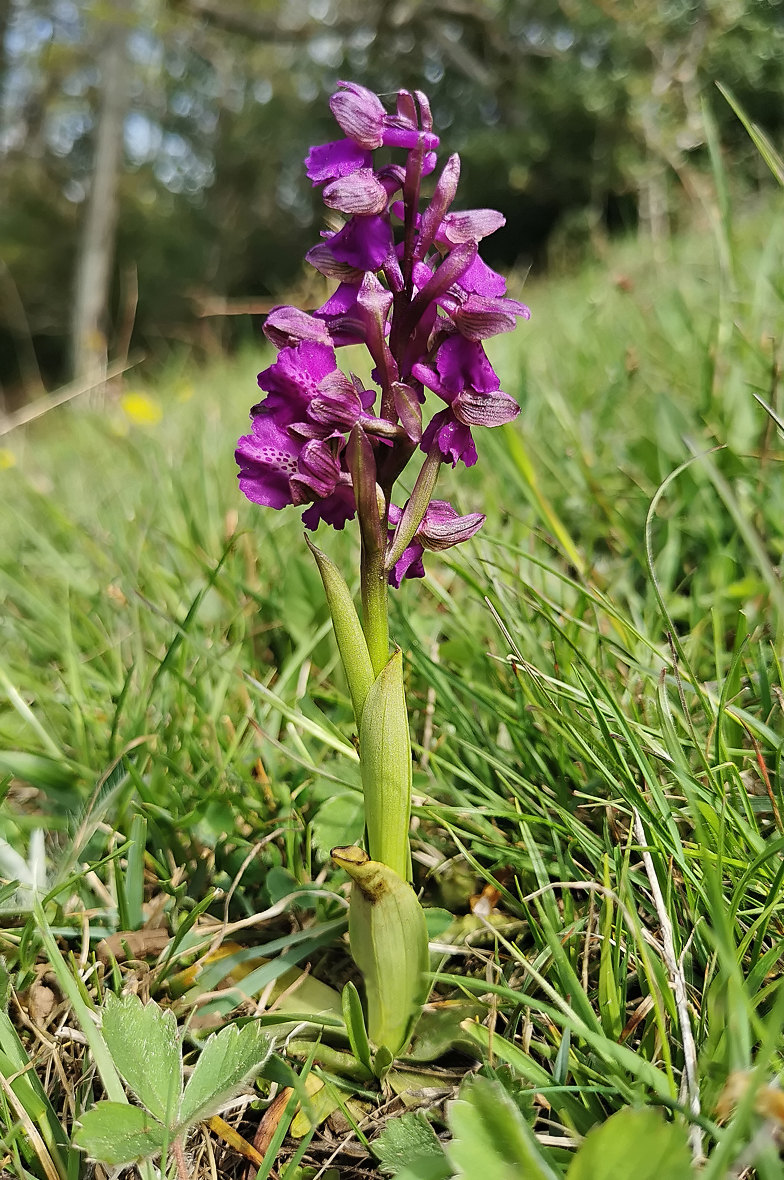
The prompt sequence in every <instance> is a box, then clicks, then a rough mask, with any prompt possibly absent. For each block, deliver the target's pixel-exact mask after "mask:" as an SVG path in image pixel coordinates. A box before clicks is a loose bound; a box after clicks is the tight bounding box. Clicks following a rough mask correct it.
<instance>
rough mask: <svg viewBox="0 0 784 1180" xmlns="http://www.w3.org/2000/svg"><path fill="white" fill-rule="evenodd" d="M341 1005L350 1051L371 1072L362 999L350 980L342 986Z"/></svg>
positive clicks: (371, 1066) (370, 1058) (371, 1065)
mask: <svg viewBox="0 0 784 1180" xmlns="http://www.w3.org/2000/svg"><path fill="white" fill-rule="evenodd" d="M341 1005H342V1010H343V1020H344V1022H345V1025H346V1032H347V1033H348V1039H349V1041H350V1042H351V1051H352V1053H353V1054H354V1056H355V1057H356V1058H357V1059H358V1060H359V1061H361V1062H362V1064H363V1065H364V1066H365V1069H367V1071H368V1072H369V1073H372V1072H373V1062H372V1057H371V1054H370V1045H369V1044H368V1035H367V1028H366V1027H365V1017H364V1015H363V1012H362V1001H361V1000H360V998H359V992H358V991H357V989H356V987H355V986H354V984H353V983H352V982H351V980H349V982H348V983H347V984H346V986H345V987H344V988H343V992H342V994H341Z"/></svg>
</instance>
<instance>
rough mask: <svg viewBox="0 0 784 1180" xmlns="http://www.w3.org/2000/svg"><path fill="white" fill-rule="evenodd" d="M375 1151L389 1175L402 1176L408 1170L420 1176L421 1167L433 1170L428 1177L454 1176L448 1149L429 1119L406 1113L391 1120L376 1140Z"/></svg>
mask: <svg viewBox="0 0 784 1180" xmlns="http://www.w3.org/2000/svg"><path fill="white" fill-rule="evenodd" d="M373 1152H374V1154H375V1156H376V1158H377V1159H378V1161H379V1163H380V1165H381V1169H380V1170H381V1171H382V1172H383V1173H384V1174H385V1175H387V1176H399V1175H400V1173H401V1172H402V1171H403V1170H404V1169H413V1174H414V1175H417V1174H419V1169H420V1165H426V1166H427V1167H428V1168H429V1169H431V1170H429V1171H425V1173H424V1174H425V1175H428V1176H430V1175H434V1176H451V1175H452V1169H451V1167H450V1165H449V1162H448V1160H447V1158H446V1156H445V1155H444V1149H443V1147H442V1146H441V1144H440V1143H439V1141H438V1139H437V1138H436V1136H435V1133H434V1131H433V1128H432V1127H431V1126H430V1123H429V1122H428V1121H427V1119H426V1118H425V1116H424V1115H423V1114H421V1113H418V1114H403V1115H400V1117H399V1118H396V1119H390V1121H389V1122H388V1123H387V1125H386V1127H385V1128H384V1130H383V1131H382V1132H381V1134H380V1135H379V1136H378V1137H377V1138H376V1139H374V1140H373Z"/></svg>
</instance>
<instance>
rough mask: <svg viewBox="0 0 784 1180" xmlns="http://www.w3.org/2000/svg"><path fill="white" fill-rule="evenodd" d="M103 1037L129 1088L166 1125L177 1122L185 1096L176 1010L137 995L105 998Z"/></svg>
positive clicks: (112, 995)
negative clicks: (143, 1001) (160, 1005)
mask: <svg viewBox="0 0 784 1180" xmlns="http://www.w3.org/2000/svg"><path fill="white" fill-rule="evenodd" d="M102 1027H103V1037H104V1040H105V1041H106V1044H107V1046H108V1048H109V1052H110V1053H111V1055H112V1059H113V1061H114V1064H115V1065H116V1066H117V1069H118V1070H119V1071H120V1074H121V1075H122V1077H123V1078H124V1080H125V1082H126V1084H127V1085H128V1086H129V1087H130V1088H131V1090H133V1092H134V1094H135V1095H136V1097H137V1098H138V1099H139V1101H140V1102H142V1103H143V1104H144V1106H146V1107H147V1109H148V1110H149V1111H150V1113H151V1114H154V1115H155V1117H156V1118H157V1119H160V1121H161V1122H162V1123H164V1124H165V1125H166V1126H169V1127H170V1126H174V1125H175V1123H176V1122H177V1118H178V1114H179V1106H180V1096H181V1094H182V1055H181V1051H180V1038H179V1035H178V1033H177V1018H176V1017H175V1015H174V1013H173V1012H172V1010H171V1009H170V1008H169V1009H163V1008H160V1007H159V1006H158V1004H156V1003H154V1002H153V1001H150V1002H149V1003H148V1004H142V1002H141V1000H140V999H139V997H138V996H123V998H122V999H118V998H117V997H116V996H115V995H114V994H113V993H112V992H109V993H108V995H107V996H106V1006H105V1008H104V1013H103V1025H102Z"/></svg>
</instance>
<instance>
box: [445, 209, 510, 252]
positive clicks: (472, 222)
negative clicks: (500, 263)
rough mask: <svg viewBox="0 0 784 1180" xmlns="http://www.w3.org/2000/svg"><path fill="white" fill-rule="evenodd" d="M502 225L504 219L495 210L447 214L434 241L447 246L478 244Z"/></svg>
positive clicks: (475, 210)
mask: <svg viewBox="0 0 784 1180" xmlns="http://www.w3.org/2000/svg"><path fill="white" fill-rule="evenodd" d="M502 225H506V218H505V217H504V215H503V213H499V212H498V211H497V210H496V209H463V210H461V211H460V212H457V213H447V215H446V217H445V218H444V220H443V221H442V222H441V229H440V230H439V232H438V234H437V239H436V240H437V241H439V242H444V243H445V244H446V245H448V246H459V245H460V243H461V242H479V241H481V240H482V238H486V237H487V236H488V234H493V233H495V231H496V230H497V229H500V228H501V226H502Z"/></svg>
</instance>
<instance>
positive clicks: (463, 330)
mask: <svg viewBox="0 0 784 1180" xmlns="http://www.w3.org/2000/svg"><path fill="white" fill-rule="evenodd" d="M330 107H331V109H332V113H333V115H334V116H335V119H336V121H337V124H338V126H339V128H340V132H339V134H340V135H341V136H342V138H337V139H335V140H333V141H332V142H330V143H325V144H321V145H317V146H315V147H312V148H311V149H310V151H309V153H308V156H307V158H306V161H305V166H306V170H307V175H308V177H309V178H310V180H311V181H312V182H313V184H314V185H319V186H322V187H323V198H324V204H325V205H326V206H327V207H328V208H329V209H331V210H332V211H333V214H337V215H340V216H341V217H342V218H343V224H342V227H341V228H338V229H337V230H335V229H331V230H329V231H326V232H325V233H323V234H322V239H323V240H322V241H321V242H320V243H318V244H317V245H315V246H314V247H313V248H312V249H311V250H309V251H308V254H307V259H308V261H309V262H310V263H311V264H312V265H313V266H314V267H315V268H316V270H318V271H320V272H321V274H323V275H325V276H326V277H327V278H328V279H330V280H333V281H336V282H337V284H338V285H337V289H336V290H334V291H333V294H331V295H330V297H329V298H328V299H327V301H326V302H325V303H324V304H323V305H322V306H321V307H320V308H318V309H317V310H316V311H315V312H313V313H312V314H311V313H308V312H304V311H300V310H299V309H297V308H293V307H276V308H275V309H274V310H273V311H272V312H271V313H270V314H269V316H268V318H267V322H266V324H265V329H264V330H265V333H266V335H267V337H268V339H269V340H270V341H271V342H272V344H274V346H275V347H276V348H277V349H278V356H277V359H276V360H275V362H274V363H273V364H271V365H270V366H269V367H268V368H267V369H265V370H264V372H263V373H261V374H260V375H259V385H260V386H261V388H262V389H263V390H264V391H265V394H266V397H265V399H264V401H262V402H261V403H260V404H259V405H257V406H254V408H253V411H252V417H253V429H252V433H251V434H249V435H246V436H244V437H243V438H242V439H240V442H239V444H238V447H237V461H238V463H239V465H240V487H241V488H242V491H243V492H244V493H245V495H246V496H248V498H249V499H251V500H253V501H254V502H256V503H259V504H264V505H266V506H268V507H272V508H282V507H285V506H286V505H292V504H293V505H301V506H303V507H304V506H307V507H305V513H304V516H303V521H304V523H305V524H306V526H307V527H308V528H315V527H316V526H317V525H318V524H319V523H320V522H321V521H326V522H327V523H328V524H330V525H332V526H333V527H335V528H342V527H343V526H344V525H345V523H346V521H347V520H349V519H351V518H352V517H353V516H354V515H355V514H356V513H357V511H358V512H359V516H360V524H361V525H362V530H361V531H362V537H363V563H364V564H363V570H364V569H365V565H366V564H367V563H368V562H370V556H368V555H369V554H370V551H371V550H372V562H370V564H372V565H373V568H374V569H375V570H376V572H377V573H378V570H381V569H383V570H384V571H385V572H384V579H386V578H387V577H388V579H389V581H390V583H391V584H392V585H393V586H398V585H399V584H400V581H401V580H402V578H403V577H421V576H422V574H423V573H424V565H423V559H424V554H425V553H426V552H427V551H428V550H434V551H435V550H438V549H441V548H446V547H448V546H451V545H458V544H461V543H462V542H464V541H466V540H468V539H469V538H470V537H472V536H473V535H474V534H475V533H476V531H477V529H478V528H479V527H480V526H481V524H482V522H483V520H484V517H481V516H480V515H478V514H476V513H472V514H469V515H468V516H465V517H459V516H458V515H457V513H456V512H455V511H454V509H453V508H452V507H451V506H450V505H449V504H447V503H446V502H445V501H441V500H433V499H432V496H433V491H434V488H435V483H436V479H437V476H438V469H439V467H440V466H441V464H443V463H451V464H452V466H455V465H456V464H458V463H460V462H462V463H464V464H465V465H466V466H471V465H473V464H474V463H476V461H477V451H476V445H475V441H474V434H473V432H474V431H475V430H476V428H477V427H484V426H489V427H493V426H500V425H504V424H507V423H509V422H512V421H513V420H514V419H515V417H516V416H517V415H518V414H519V412H520V409H519V406H518V405H517V403H516V402H515V401H514V399H513V398H512V397H510V396H509V394H507V393H504V392H503V390H502V389H501V388H500V381H499V379H498V376H497V375H496V373H495V371H494V369H493V367H492V365H491V363H490V361H489V359H488V357H487V354H486V353H485V350H484V345H483V342H484V341H486V340H487V339H489V338H491V337H492V336H495V335H498V334H499V333H500V332H508V331H511V330H512V329H513V328H514V327H515V326H516V324H517V322H518V321H519V320H520V319H527V318H528V316H529V311H528V308H527V307H525V306H524V304H522V303H519V302H518V301H516V300H514V299H509V298H507V297H506V281H505V279H504V277H503V275H500V274H498V273H497V272H496V271H494V270H493V269H492V268H491V267H489V266H488V265H487V263H486V262H485V261H484V259H483V258H482V257H481V253H480V249H479V247H480V243H481V242H482V241H483V239H485V238H486V237H488V236H489V235H490V234H492V233H494V232H495V231H496V230H498V229H499V228H500V227H501V226H502V225H504V220H505V219H504V217H503V215H502V214H501V213H498V212H497V211H496V210H494V209H459V208H458V209H455V208H454V204H455V201H456V198H457V192H458V182H459V179H460V158H459V156H457V155H452V156H450V157H449V159H448V160H447V161H446V162H445V164H444V165H443V167H442V170H441V172H440V174H439V175H438V179H437V181H436V184H435V188H434V190H433V195H432V197H431V198H430V199H429V201H423V200H421V198H420V191H421V182H422V179H423V177H425V176H427V175H428V174H429V173H430V172H432V171H433V170H434V169H435V168H436V162H437V156H436V151H437V148H438V146H439V142H438V137H437V136H436V135H435V133H434V131H433V121H432V115H431V112H430V105H429V103H428V100H427V97H426V96H425V95H424V94H422V93H421V92H419V91H415V92H413V93H412V92H409V91H407V90H401V91H400V92H399V94H398V95H397V101H396V102H395V104H394V107H393V108H392V109H391V108H390V107H389V106H387V105H386V104H385V102H382V100H381V99H380V98H379V97H378V95H376V94H374V93H373V92H372V91H371V90H368V89H367V88H366V87H364V86H360V85H358V84H357V83H355V82H339V83H338V84H337V90H336V92H335V94H333V96H332V98H331V100H330ZM382 147H383V148H385V149H388V150H391V151H392V160H391V161H390V160H389V159H388V153H387V158H385V159H384V161H383V163H381V164H379V165H378V166H377V165H376V162H375V160H374V152H375V151H376V150H377V149H379V148H382ZM397 153H400V154H397ZM345 345H361V346H363V347H365V348H366V349H367V351H368V354H369V358H370V362H371V365H370V366H369V367H370V368H372V377H373V381H374V382H375V384H376V385H377V386H378V388H377V389H373V388H371V389H367V388H365V385H364V384H363V383H362V382H360V381H358V380H357V379H356V378H354V377H349V376H347V375H346V374H345V373H343V372H342V371H341V369H340V368H339V367H338V362H337V357H336V352H335V350H336V349H339V348H341V347H343V346H345ZM425 390H430V391H432V392H433V393H435V394H436V396H437V397H438V398H440V399H441V401H442V403H444V405H443V408H442V409H441V410H439V411H438V412H436V413H435V414H434V415H432V417H431V418H430V421H429V422H428V421H423V409H424V407H425ZM350 440H352V441H350ZM417 449H421V450H422V451H424V452H425V454H426V456H427V457H426V459H425V463H424V465H423V467H422V470H421V472H420V474H419V476H418V477H417V479H416V481H415V485H414V490H413V492H412V496H411V499H410V500H409V503H408V505H407V507H406V509H405V511H404V513H401V510H400V509H398V508H397V507H395V505H394V504H393V503H392V489H393V486H394V485H395V483H396V481H397V479H398V478H399V476H400V475H401V473H402V472H403V470H404V469H405V468H406V466H407V465H408V464H409V462H410V461H411V460H412V458H413V456H414V454H415V452H416V451H417ZM401 520H402V522H403V523H402V525H401V524H400V522H401ZM398 526H399V527H398ZM393 536H394V542H393V540H392V537H393ZM387 538H389V539H387ZM385 546H386V549H384V547H385ZM375 576H376V575H374V577H375ZM366 581H367V579H366V578H365V574H364V573H363V587H365V582H366ZM364 596H365V590H364V589H363V598H364Z"/></svg>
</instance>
